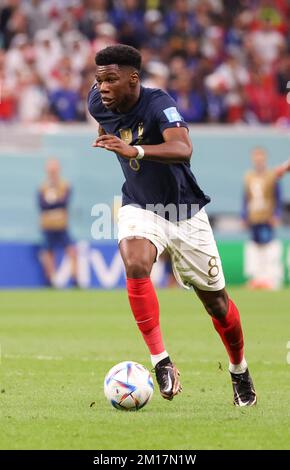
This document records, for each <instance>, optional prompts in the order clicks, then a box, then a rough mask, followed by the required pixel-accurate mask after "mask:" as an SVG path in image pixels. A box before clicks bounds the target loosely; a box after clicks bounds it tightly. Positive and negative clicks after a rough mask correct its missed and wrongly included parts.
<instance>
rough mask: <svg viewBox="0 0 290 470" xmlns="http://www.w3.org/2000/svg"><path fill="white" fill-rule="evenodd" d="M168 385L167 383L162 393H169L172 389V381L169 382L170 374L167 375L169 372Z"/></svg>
mask: <svg viewBox="0 0 290 470" xmlns="http://www.w3.org/2000/svg"><path fill="white" fill-rule="evenodd" d="M168 383H169V385H168V387H167V388H166V389H164V392H165V393H168V392H170V391H171V389H172V380H171V377H170V373H169V372H168Z"/></svg>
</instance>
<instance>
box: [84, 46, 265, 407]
mask: <svg viewBox="0 0 290 470" xmlns="http://www.w3.org/2000/svg"><path fill="white" fill-rule="evenodd" d="M95 61H96V66H97V69H96V84H95V85H94V86H93V88H92V89H91V91H90V93H89V97H88V106H89V111H90V113H91V115H92V116H93V117H94V118H95V119H96V121H97V122H98V123H99V126H100V128H99V137H98V138H97V139H96V141H95V143H94V144H93V146H94V147H97V148H102V149H105V150H108V152H114V153H115V154H116V155H117V158H118V160H119V162H120V164H121V167H122V170H123V173H124V176H125V183H124V185H123V188H122V193H123V206H122V207H121V209H120V211H119V234H118V238H119V247H120V252H121V256H122V258H123V261H124V264H125V268H126V275H127V291H128V296H129V302H130V305H131V309H132V312H133V315H134V317H135V320H136V323H137V326H138V328H139V330H140V331H141V333H142V335H143V338H144V340H145V342H146V344H147V346H148V349H149V351H150V354H151V361H152V364H153V367H154V368H155V372H156V379H157V382H158V385H159V388H160V393H161V395H162V397H163V398H165V399H167V400H171V399H172V398H173V397H174V396H175V395H176V394H178V393H179V392H180V391H181V389H182V388H181V384H180V380H179V371H178V369H177V367H176V366H175V364H174V363H173V362H172V360H171V358H170V356H169V354H168V352H167V351H166V349H165V346H164V343H163V338H162V333H161V330H160V323H159V305H158V300H157V296H156V293H155V290H154V287H153V285H152V282H151V280H150V272H151V269H152V266H153V264H154V262H155V261H156V260H157V259H158V257H159V256H160V254H161V253H162V252H163V250H164V249H165V248H167V250H168V251H169V253H170V254H171V258H172V265H173V271H174V274H175V276H176V279H177V281H178V282H179V283H180V284H181V285H182V286H183V287H185V288H193V289H194V290H195V292H196V293H197V295H198V297H199V298H200V300H201V301H202V303H203V304H204V307H205V309H206V311H207V312H208V313H209V315H210V317H211V319H212V322H213V325H214V328H215V329H216V331H217V332H218V334H219V335H220V338H221V340H222V342H223V343H224V345H225V348H226V350H227V353H228V356H229V371H230V374H231V379H232V385H233V390H234V404H235V405H236V406H252V405H254V404H255V403H256V401H257V398H256V393H255V389H254V386H253V382H252V379H251V377H250V374H249V370H248V365H247V362H246V359H245V357H244V342H243V333H242V327H241V322H240V316H239V312H238V309H237V307H236V305H235V304H234V302H233V301H232V300H231V299H230V298H229V297H228V294H227V292H226V290H225V280H224V275H223V270H222V266H221V260H220V257H219V253H218V250H217V247H216V243H215V240H214V237H213V233H212V230H211V227H210V225H209V221H208V217H207V214H206V212H205V209H204V206H205V205H206V204H207V203H208V202H210V198H209V197H208V196H206V195H205V194H204V193H203V191H202V190H201V189H200V187H199V186H198V184H197V182H196V179H195V177H194V175H193V174H192V172H191V169H190V158H191V153H192V144H191V141H190V138H189V134H188V126H187V124H186V123H185V122H184V120H183V118H182V116H181V115H180V114H179V112H178V110H177V108H176V103H175V101H174V100H173V99H172V98H171V97H170V96H169V95H168V94H167V93H165V92H164V91H161V90H159V89H151V88H144V87H142V86H141V84H140V68H141V56H140V53H139V52H138V51H137V50H136V49H134V48H132V47H130V46H126V45H122V44H119V45H115V46H110V47H107V48H105V49H103V50H101V51H99V52H98V53H97V55H96V58H95Z"/></svg>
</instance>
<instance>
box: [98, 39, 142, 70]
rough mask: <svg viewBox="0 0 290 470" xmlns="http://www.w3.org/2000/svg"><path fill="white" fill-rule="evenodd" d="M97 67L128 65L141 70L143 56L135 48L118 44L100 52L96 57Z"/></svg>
mask: <svg viewBox="0 0 290 470" xmlns="http://www.w3.org/2000/svg"><path fill="white" fill-rule="evenodd" d="M95 62H96V65H112V64H117V65H120V66H122V65H126V66H129V67H134V69H136V70H138V71H139V70H140V69H141V54H140V52H139V51H137V49H135V47H132V46H127V45H126V44H116V45H115V46H108V47H106V48H105V49H102V50H100V51H99V52H98V53H97V54H96V57H95Z"/></svg>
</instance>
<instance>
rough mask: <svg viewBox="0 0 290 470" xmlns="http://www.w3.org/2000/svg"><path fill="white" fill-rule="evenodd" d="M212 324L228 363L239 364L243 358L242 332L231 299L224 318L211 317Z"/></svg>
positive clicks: (235, 308) (237, 312)
mask: <svg viewBox="0 0 290 470" xmlns="http://www.w3.org/2000/svg"><path fill="white" fill-rule="evenodd" d="M212 322H213V324H214V327H215V329H216V331H217V332H218V334H219V335H220V337H221V339H222V342H223V343H224V345H225V347H226V350H227V352H228V355H229V358H230V362H231V363H232V364H240V363H241V362H242V359H243V357H244V339H243V331H242V326H241V321H240V315H239V311H238V309H237V307H236V306H235V304H234V302H233V301H232V300H231V299H229V306H228V311H227V314H226V316H225V317H223V318H219V319H218V318H214V317H212Z"/></svg>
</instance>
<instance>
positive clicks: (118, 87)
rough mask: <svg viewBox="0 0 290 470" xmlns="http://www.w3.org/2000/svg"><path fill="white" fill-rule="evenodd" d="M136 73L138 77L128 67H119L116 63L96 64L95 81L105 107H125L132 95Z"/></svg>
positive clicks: (118, 108)
mask: <svg viewBox="0 0 290 470" xmlns="http://www.w3.org/2000/svg"><path fill="white" fill-rule="evenodd" d="M136 75H137V77H138V74H136V72H133V73H132V70H131V69H130V68H127V67H124V68H120V67H119V66H118V65H116V64H112V65H98V66H97V73H96V82H97V85H98V87H99V90H100V93H101V99H102V103H103V105H104V106H105V107H106V108H107V109H110V110H112V111H114V110H122V109H123V108H125V109H126V104H127V102H128V101H130V98H131V97H132V91H133V89H134V84H135V82H136Z"/></svg>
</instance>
